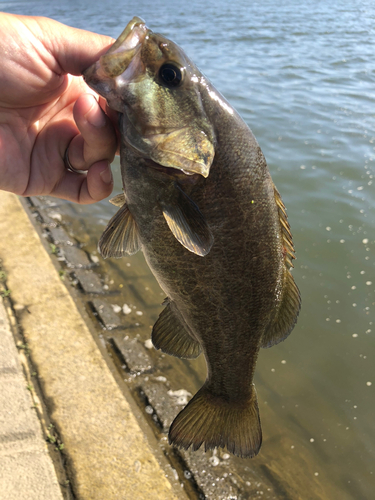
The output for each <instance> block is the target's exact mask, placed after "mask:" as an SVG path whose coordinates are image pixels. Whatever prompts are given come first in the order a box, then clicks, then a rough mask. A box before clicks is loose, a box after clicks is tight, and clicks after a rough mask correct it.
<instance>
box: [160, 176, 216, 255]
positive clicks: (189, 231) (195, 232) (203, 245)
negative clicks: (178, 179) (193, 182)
mask: <svg viewBox="0 0 375 500" xmlns="http://www.w3.org/2000/svg"><path fill="white" fill-rule="evenodd" d="M173 189H174V193H173V194H172V196H170V198H169V199H168V200H167V201H164V200H160V206H161V208H162V210H163V215H164V218H165V220H166V221H167V224H168V226H169V229H170V230H171V231H172V233H173V236H174V237H175V238H176V239H177V240H178V241H179V242H180V243H181V245H183V246H184V247H185V248H187V249H188V250H189V251H190V252H193V253H195V254H197V255H200V256H202V257H204V256H205V255H207V254H208V252H209V251H210V250H211V247H212V244H213V242H214V237H213V234H212V232H211V229H210V228H209V226H208V224H207V222H206V220H205V218H204V217H203V215H202V213H201V211H200V210H199V208H198V207H197V205H196V204H195V203H194V202H193V200H191V199H190V198H189V196H188V195H187V194H185V193H184V192H183V191H182V189H181V188H180V187H179V186H178V185H177V184H175V185H174V186H173Z"/></svg>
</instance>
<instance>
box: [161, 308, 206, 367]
mask: <svg viewBox="0 0 375 500" xmlns="http://www.w3.org/2000/svg"><path fill="white" fill-rule="evenodd" d="M187 330H188V326H187V325H186V324H185V322H184V321H183V319H182V318H180V317H177V315H176V313H175V312H174V311H173V310H172V306H171V304H168V305H167V306H166V308H165V309H164V310H163V311H162V312H161V313H160V316H159V319H158V320H157V322H156V323H155V325H154V328H153V330H152V334H151V340H152V343H153V344H154V346H155V348H156V349H160V350H161V351H162V352H165V353H166V354H170V355H172V356H176V357H177V358H188V359H189V358H190V359H192V358H197V357H198V356H199V354H200V353H201V352H202V347H201V346H200V344H199V342H197V341H196V340H195V339H193V338H192V336H191V335H190V334H189V333H188V331H187Z"/></svg>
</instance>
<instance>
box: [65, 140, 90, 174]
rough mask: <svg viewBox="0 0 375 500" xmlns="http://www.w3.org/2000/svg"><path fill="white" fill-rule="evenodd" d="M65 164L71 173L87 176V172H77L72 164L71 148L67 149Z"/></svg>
mask: <svg viewBox="0 0 375 500" xmlns="http://www.w3.org/2000/svg"><path fill="white" fill-rule="evenodd" d="M64 164H65V167H66V169H67V170H69V171H70V172H74V173H75V174H85V173H86V171H85V170H77V169H76V168H74V167H73V165H72V164H71V163H70V160H69V146H68V147H67V148H66V150H65V154H64Z"/></svg>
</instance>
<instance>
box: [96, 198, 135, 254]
mask: <svg viewBox="0 0 375 500" xmlns="http://www.w3.org/2000/svg"><path fill="white" fill-rule="evenodd" d="M121 196H122V197H123V198H122V199H123V202H125V197H124V195H118V196H115V198H113V200H112V203H113V204H114V205H117V204H118V203H119V201H120V197H121ZM115 200H116V202H115ZM140 248H141V242H140V240H139V236H138V229H137V225H136V223H135V220H134V218H133V216H132V214H131V213H130V211H129V208H128V206H127V204H126V203H124V204H123V206H122V207H121V208H120V210H119V211H118V212H117V213H116V214H115V215H114V216H113V217H112V219H111V220H110V221H109V223H108V226H107V228H106V229H105V231H104V233H103V234H102V237H101V238H100V240H99V244H98V250H99V252H100V254H101V255H102V257H104V258H105V259H106V258H107V257H115V258H116V259H118V258H120V257H123V256H124V255H125V254H128V255H133V254H134V253H136V252H138V250H140Z"/></svg>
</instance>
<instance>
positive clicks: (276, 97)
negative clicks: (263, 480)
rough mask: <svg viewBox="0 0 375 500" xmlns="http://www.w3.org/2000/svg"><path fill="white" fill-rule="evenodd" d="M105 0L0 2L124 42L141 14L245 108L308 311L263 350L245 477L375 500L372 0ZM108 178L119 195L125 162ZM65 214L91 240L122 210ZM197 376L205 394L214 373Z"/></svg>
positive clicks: (103, 206) (298, 494)
mask: <svg viewBox="0 0 375 500" xmlns="http://www.w3.org/2000/svg"><path fill="white" fill-rule="evenodd" d="M103 5H104V4H103V3H99V2H86V1H78V2H69V1H68V2H65V3H64V5H60V6H59V7H57V6H54V5H52V6H51V5H47V4H46V2H37V1H30V2H27V3H26V2H13V3H12V2H8V3H6V4H4V3H0V8H1V9H3V10H9V11H12V12H22V13H25V14H37V13H38V14H43V15H49V16H51V17H54V18H55V19H58V20H60V21H62V22H65V23H68V24H71V25H74V26H77V27H81V28H86V29H91V30H95V31H99V32H102V33H106V34H110V35H112V36H114V37H116V36H117V35H118V34H119V33H120V32H121V30H122V29H123V27H124V26H125V25H126V23H127V22H128V20H129V19H130V18H131V17H133V15H139V16H142V17H144V18H145V19H146V21H147V23H148V25H149V26H150V27H151V28H152V29H154V30H155V31H160V32H162V33H163V34H165V35H166V36H169V37H171V38H172V39H174V40H175V41H176V42H178V43H179V44H180V45H181V46H183V48H184V49H185V50H186V52H187V53H188V54H189V55H190V56H191V58H192V59H193V60H194V61H195V62H196V63H197V65H198V66H199V67H200V69H201V70H202V71H203V72H204V73H205V74H206V75H207V76H208V77H209V78H210V79H211V81H212V82H213V83H214V85H215V86H216V87H217V88H218V89H219V90H220V91H221V92H222V93H223V94H224V95H225V96H226V97H227V98H228V100H229V101H230V102H231V104H232V105H233V106H234V107H236V109H237V110H238V111H239V112H240V113H241V114H242V116H243V118H244V119H245V121H246V122H247V123H248V124H249V126H250V128H251V129H252V130H253V132H254V134H255V136H256V137H257V139H258V141H259V143H260V145H261V147H262V150H263V152H264V154H265V156H266V158H267V161H268V164H269V168H270V171H271V174H272V176H273V179H274V182H275V183H276V185H277V187H278V189H279V191H280V192H281V194H282V197H283V200H284V202H285V204H286V206H287V209H288V215H289V220H290V223H291V227H292V232H293V236H294V243H295V247H296V253H297V261H296V266H295V270H294V276H295V279H296V282H297V283H298V285H299V287H300V290H301V294H302V311H301V314H300V318H299V321H298V324H297V326H296V328H295V330H294V331H293V333H292V335H291V336H290V337H289V338H288V339H287V341H285V342H284V343H282V344H280V345H278V346H276V347H274V348H272V349H270V350H265V351H262V352H261V354H260V358H259V362H258V366H257V374H256V380H255V382H256V385H257V389H258V398H259V404H260V413H261V418H262V425H263V432H264V444H263V447H262V450H261V454H260V456H259V457H258V458H256V459H255V460H253V461H251V462H250V463H249V462H246V464H243V463H242V465H241V464H239V465H238V467H239V470H240V471H241V472H240V474H241V477H242V478H243V480H244V481H245V480H246V470H247V469H246V468H249V469H248V470H257V471H258V472H259V471H260V472H259V474H260V477H261V476H262V470H263V469H262V465H263V464H266V465H267V466H268V467H269V468H270V469H271V470H272V471H274V472H275V474H276V475H277V476H278V477H280V478H282V481H283V482H284V483H285V484H288V485H289V486H290V487H291V489H292V491H294V496H293V498H303V499H306V498H312V499H316V498H327V499H336V498H340V499H370V498H374V493H373V492H374V489H375V478H374V475H375V467H374V463H375V437H374V434H375V433H374V418H373V415H374V414H375V395H374V390H375V373H374V355H375V340H374V332H375V325H374V321H375V314H374V311H375V307H374V306H375V256H374V253H375V196H374V184H373V178H374V175H375V163H374V158H375V153H374V148H375V127H374V125H375V64H374V57H373V54H374V53H375V50H374V49H375V31H374V26H375V7H374V4H373V2H370V1H357V2H349V1H348V0H342V1H336V2H334V3H332V2H330V3H328V2H325V1H323V0H320V1H316V2H312V1H308V2H304V3H303V4H300V3H299V2H297V1H292V0H288V1H286V2H283V3H282V5H281V2H275V1H274V0H272V1H271V0H269V1H263V2H251V3H250V2H245V1H243V2H235V3H233V2H231V3H230V4H228V3H226V2H222V1H216V2H213V1H209V2H206V3H205V4H204V7H203V6H202V5H203V4H201V3H198V2H197V1H196V0H193V1H191V2H189V9H187V8H184V7H183V3H179V2H174V3H173V4H169V3H163V2H160V1H153V2H150V1H146V0H144V1H139V2H137V3H135V2H127V4H126V5H124V3H123V2H119V1H117V0H116V1H112V2H111V4H109V5H106V7H105V8H104V7H103ZM114 171H115V176H116V188H115V190H116V192H119V190H120V189H121V181H120V178H119V167H118V161H116V162H115V165H114ZM60 209H61V210H63V212H64V213H65V214H66V215H67V216H68V217H74V218H76V219H79V221H80V222H81V223H83V224H84V225H85V228H86V229H87V231H88V233H89V238H88V240H87V242H86V243H87V245H88V248H94V247H95V245H96V241H97V238H98V237H99V235H100V233H101V231H102V230H103V229H104V227H105V224H106V222H107V220H108V219H109V217H110V216H111V215H112V214H113V212H114V210H115V207H112V206H111V205H109V204H108V202H107V201H104V202H101V203H98V204H97V205H95V206H92V207H75V208H74V210H73V208H72V207H71V205H70V204H63V205H62V206H61V207H60ZM129 262H132V261H131V260H129V259H126V262H125V260H124V261H123V263H122V262H121V261H116V262H113V263H111V264H110V267H111V269H112V272H115V271H116V269H117V272H118V273H119V275H122V274H123V273H126V271H127V269H126V263H129ZM134 263H136V265H137V268H139V269H141V271H139V272H140V273H142V274H143V275H144V276H145V277H147V279H148V280H150V281H149V282H150V283H152V281H151V280H152V279H153V278H152V276H151V274H150V273H149V271H148V270H147V268H146V267H142V266H144V264H143V260H142V259H141V258H140V257H139V256H135V257H134ZM116 266H118V267H116ZM152 286H154V285H152ZM124 302H125V300H124ZM150 314H151V313H150ZM152 314H153V315H156V312H155V311H153V312H152ZM191 370H194V374H190V375H191V379H192V380H194V381H195V382H193V383H190V384H191V385H192V386H196V388H197V387H198V383H197V382H196V380H197V379H196V376H197V378H198V380H201V381H202V380H203V379H204V375H205V374H204V366H203V364H202V363H197V364H192V367H191ZM195 372H196V373H195ZM193 375H194V376H193ZM186 377H189V373H188V370H187V371H186ZM194 384H195V385H194ZM279 491H282V488H281V489H279ZM280 495H281V493H280ZM279 498H284V497H283V496H282V495H281V496H280V497H279ZM285 498H286V497H285ZM288 498H289V497H288Z"/></svg>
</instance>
